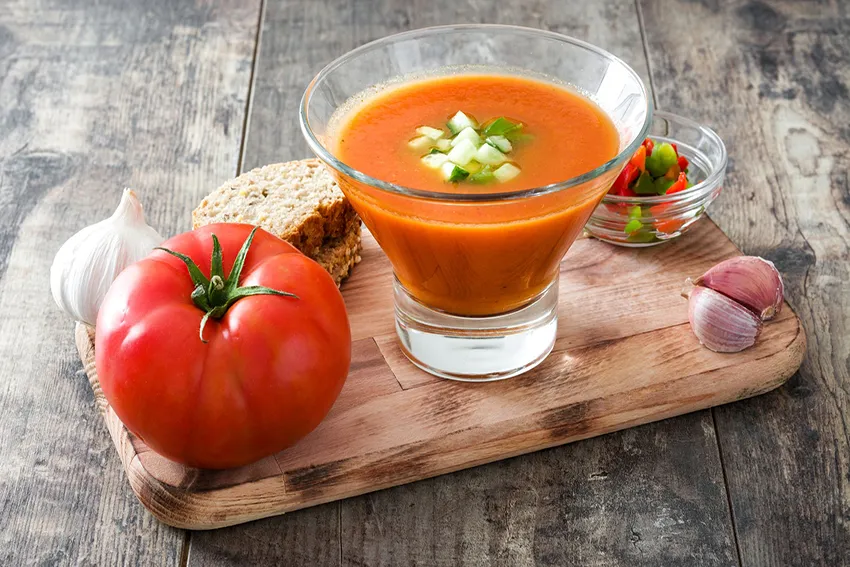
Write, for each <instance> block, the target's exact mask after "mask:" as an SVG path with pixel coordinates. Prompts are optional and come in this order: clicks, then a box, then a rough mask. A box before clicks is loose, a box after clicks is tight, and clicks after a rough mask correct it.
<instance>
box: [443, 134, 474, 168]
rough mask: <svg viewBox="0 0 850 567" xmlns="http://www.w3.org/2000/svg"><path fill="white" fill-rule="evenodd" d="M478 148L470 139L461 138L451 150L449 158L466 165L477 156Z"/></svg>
mask: <svg viewBox="0 0 850 567" xmlns="http://www.w3.org/2000/svg"><path fill="white" fill-rule="evenodd" d="M476 149H477V148H476V147H475V144H473V143H472V142H470V141H469V140H461V141H460V142H458V144H457V145H456V146H455V147H453V148H452V151H450V152H449V160H451V161H453V162H454V163H456V164H458V165H460V166H464V165H466V164H468V163H469V162H471V161H472V160H473V159H474V158H475V152H476Z"/></svg>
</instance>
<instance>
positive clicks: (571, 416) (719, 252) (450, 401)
mask: <svg viewBox="0 0 850 567" xmlns="http://www.w3.org/2000/svg"><path fill="white" fill-rule="evenodd" d="M709 240H712V241H714V242H715V245H714V246H712V247H706V249H707V250H709V252H708V253H707V254H706V255H705V256H703V259H704V261H706V262H707V263H708V264H709V265H711V264H715V263H717V262H719V261H720V260H722V259H725V258H727V257H729V256H732V255H735V254H737V250H736V248H735V247H734V245H732V243H731V242H729V240H728V239H726V238H725V237H724V236H723V235H722V234H721V233H720V232H719V231H718V230H717V228H716V227H714V226H713V225H712V223H711V222H710V221H704V222H702V223H700V224H699V225H698V226H695V227H694V228H693V229H692V233H691V235H690V238H688V239H681V240H678V241H676V242H673V243H671V244H669V245H668V246H667V247H666V248H667V250H668V252H667V253H666V254H667V257H666V259H665V266H666V269H665V270H663V271H656V272H651V271H648V270H647V271H645V272H644V273H643V274H642V281H643V284H644V285H645V286H646V287H647V288H651V289H665V288H666V287H667V286H668V285H669V283H670V282H671V281H677V282H681V281H682V279H683V274H681V273H679V271H678V269H677V268H676V266H678V265H679V264H681V263H685V264H687V260H688V259H690V258H692V257H693V256H694V255H695V254H693V243H699V242H707V241H709ZM584 244H586V246H584V247H582V248H581V249H579V250H575V251H573V252H572V253H571V254H570V256H569V258H568V259H567V260H566V261H565V263H567V262H569V263H570V264H574V266H573V267H572V268H571V269H569V270H565V273H564V274H563V275H562V279H563V280H565V281H566V282H565V285H567V287H569V286H570V283H571V282H580V281H584V280H587V279H588V276H587V275H586V273H585V272H586V271H591V272H592V271H594V270H596V262H595V261H594V260H595V259H597V258H599V257H605V256H606V254H607V253H608V252H609V251H611V250H614V251H615V255H616V256H617V260H616V263H617V265H618V266H620V267H621V268H622V269H623V270H624V271H626V272H627V273H628V272H631V271H633V270H637V269H638V266H639V264H641V263H644V264H645V263H647V262H646V260H647V258H646V254H644V253H642V252H643V251H640V250H632V249H621V248H612V247H610V246H609V245H607V244H605V243H602V242H598V241H596V240H586V241H584ZM377 247H378V245H377V243H376V242H375V241H374V239H372V238H367V239H364V250H365V251H367V252H369V251H370V249H371V250H375V249H377ZM367 257H368V256H367ZM381 261H383V259H381V258H377V257H374V256H373V261H372V262H370V261H368V260H364V261H362V262H361V263H360V265H359V266H358V269H357V274H356V276H357V277H360V278H368V279H369V280H370V281H372V282H373V284H374V285H372V286H370V287H368V288H367V287H362V286H359V287H354V288H352V289H349V288H348V287H347V285H345V284H344V285H343V287H342V292H343V297H344V298H345V301H346V305H348V306H351V307H352V309H351V310H350V313H349V315H350V317H351V319H352V326H354V325H356V324H357V312H358V311H357V310H356V309H354V308H353V307H354V306H356V305H357V304H358V303H360V302H362V301H366V302H368V299H369V297H371V296H374V295H376V294H378V295H380V294H383V293H389V289H388V288H387V286H386V285H384V283H383V282H381V281H380V280H379V279H376V278H373V277H371V275H370V274H371V273H372V267H373V266H377V267H380V262H381ZM650 264H652V265H654V263H650ZM619 285H620V284H619V282H617V281H614V280H607V281H603V282H599V283H597V284H596V285H594V286H592V287H591V288H587V289H586V290H585V296H584V301H583V302H577V303H576V304H570V303H569V302H565V303H562V304H560V305H559V313H558V315H559V326H560V327H561V328H562V333H563V332H565V331H564V328H565V327H569V326H571V325H573V321H575V320H578V319H582V318H584V317H583V315H584V312H585V311H590V309H582V308H581V307H580V306H578V303H582V304H584V305H591V304H592V303H594V298H600V297H604V298H614V297H616V294H617V293H619V294H621V295H622V296H623V297H622V299H621V300H614V299H609V300H607V301H604V302H602V303H603V304H604V305H605V306H606V308H607V317H608V318H609V319H610V320H628V313H629V309H631V306H632V304H633V303H634V300H633V298H632V296H636V295H637V294H638V293H639V291H637V290H633V291H631V292H630V293H629V292H625V291H624V290H621V289H620V288H619ZM575 287H578V286H577V285H576V286H575ZM670 296H671V297H670V298H668V297H663V296H662V297H659V298H658V304H659V307H662V306H664V305H666V303H667V302H668V301H669V299H671V298H674V299H675V298H676V297H677V296H676V294H675V291H673V292H671V293H670ZM677 302H678V304H679V312H680V313H684V312H686V310H687V309H686V303H685V301H684V300H683V299H681V298H678V300H677ZM649 307H650V308H652V307H653V306H652V305H649ZM566 309H570V310H571V312H570V313H568V312H567V311H566ZM656 311H659V312H660V311H663V309H656ZM567 315H573V318H570V317H567ZM93 339H94V331H93V329H91V328H90V327H87V326H85V325H79V326H78V329H77V345H78V348H79V350H80V356H81V358H82V360H83V361H84V363H85V370H86V373H87V374H88V376H89V380H90V382H91V385H92V389H93V390H94V392H95V398H96V400H97V402H98V406H99V408H100V409H101V411H102V412H103V415H104V417H105V419H106V422H107V426H108V428H109V431H110V434H111V435H112V437H113V440H114V442H115V444H116V446H117V447H118V449H119V454H120V455H121V458H122V461H123V463H124V467H125V469H126V470H127V476H128V478H129V480H130V485H131V486H132V487H133V490H134V492H135V493H136V494H137V495H138V497H139V499H140V500H141V501H142V503H143V504H144V505H145V506H146V507H147V508H148V509H149V510H150V511H151V512H152V513H153V514H154V515H155V516H156V517H157V518H159V519H161V520H162V521H164V522H166V523H168V524H170V525H174V526H177V527H185V528H193V529H207V528H215V527H220V526H227V525H232V524H236V523H241V522H245V521H249V520H253V519H257V518H262V517H266V516H271V515H275V514H280V513H283V512H288V511H292V510H297V509H300V508H306V507H310V506H314V505H317V504H322V503H324V502H329V501H332V500H338V499H342V498H348V497H351V496H355V495H358V494H363V493H366V492H371V491H374V490H380V489H382V488H387V487H391V486H397V485H400V484H405V483H408V482H413V481H416V480H421V479H423V478H429V477H432V476H436V475H440V474H445V473H448V472H452V471H456V470H461V469H464V468H468V467H472V466H476V465H480V464H483V463H488V462H492V461H496V460H500V459H504V458H507V457H512V456H515V455H519V454H523V453H528V452H531V451H536V450H540V449H545V448H548V447H553V446H556V445H561V444H564V443H569V442H572V441H576V440H580V439H586V438H588V437H594V436H597V435H601V434H604V433H609V432H611V431H615V430H618V429H624V428H627V427H631V426H634V425H639V424H642V423H647V422H650V421H656V420H659V419H664V418H667V417H671V416H675V415H680V414H684V413H689V412H692V411H696V410H699V409H704V408H707V407H711V406H714V405H717V404H723V403H727V402H731V401H735V400H739V399H742V398H744V397H749V396H752V395H756V394H759V393H762V392H765V391H767V390H770V389H772V388H775V387H776V386H778V385H779V384H781V383H782V382H784V381H785V380H786V379H787V378H788V377H789V376H790V375H791V374H792V373H793V372H794V371H796V369H797V368H798V367H799V365H800V361H801V360H802V357H803V351H804V350H805V343H806V341H805V337H804V335H803V334H802V333H801V329H800V325H799V321H798V320H797V318H796V316H795V315H794V314H793V313H792V312H791V310H790V309H785V310H784V311H783V312H782V313H780V315H779V316H778V317H777V318H776V320H775V321H773V322H771V324H769V325H767V326H766V327H765V329H764V331H763V332H762V334H761V336H760V339H759V342H758V343H757V344H756V345H755V346H754V347H753V348H750V349H747V350H746V351H744V352H741V353H737V354H734V355H724V354H717V353H713V352H711V351H709V350H707V349H705V348H703V347H702V346H701V345H700V344H699V342H698V341H697V340H696V338H695V337H694V336H693V334H692V333H691V331H690V326H689V325H688V324H687V323H686V322H683V321H674V322H672V324H671V322H670V321H668V320H666V319H665V318H659V319H658V320H656V321H655V325H654V326H652V327H650V328H636V329H634V333H633V334H629V335H628V336H624V337H623V336H621V337H618V338H603V339H601V340H600V339H599V337H598V336H597V335H592V334H588V336H587V337H585V339H584V340H580V341H579V342H578V344H573V345H569V346H564V345H561V346H560V347H558V348H557V349H556V350H554V351H553V353H552V354H551V355H550V356H549V357H548V358H547V359H546V360H545V361H543V363H542V364H540V366H538V367H537V368H535V369H534V370H532V371H530V372H528V373H526V374H524V375H523V376H522V377H520V378H517V379H515V380H506V381H502V382H496V383H490V384H467V383H459V382H453V381H449V380H431V379H426V375H425V373H424V372H422V371H421V370H419V369H417V368H415V367H414V366H413V365H412V364H411V363H409V362H405V363H403V364H401V362H400V361H396V364H398V365H400V366H399V367H398V368H392V369H391V368H390V366H389V365H388V363H387V361H386V360H385V359H384V358H383V356H382V353H381V351H380V350H379V349H378V348H377V347H376V345H375V343H374V342H373V341H372V339H371V338H364V339H360V340H357V341H355V342H354V343H353V345H352V353H353V356H352V358H353V361H354V364H353V365H352V372H351V374H350V375H349V377H348V380H347V381H346V384H345V387H344V388H343V391H342V393H341V394H340V398H339V403H337V404H336V405H335V406H334V408H333V409H332V410H331V412H330V413H329V414H328V416H327V417H326V418H325V419H324V421H322V423H321V424H320V425H319V427H318V428H317V429H316V430H315V431H313V432H312V433H311V434H310V435H308V436H307V437H306V438H304V439H303V440H302V441H300V442H299V443H298V444H296V445H295V446H294V447H291V448H289V449H287V450H285V451H282V452H281V453H278V454H277V455H275V457H274V459H273V460H272V459H266V460H263V461H260V462H259V463H255V464H253V465H249V466H247V467H242V468H240V469H235V470H227V471H203V470H198V469H190V468H184V467H180V466H179V465H176V464H175V463H171V462H169V461H167V460H166V459H165V458H163V457H160V456H159V455H157V454H156V453H154V452H152V451H150V450H149V449H148V448H147V447H146V446H145V444H144V443H143V442H142V441H141V440H139V439H137V438H136V437H134V436H133V435H132V434H130V433H128V432H127V431H126V429H125V428H124V427H123V425H122V424H121V422H120V421H119V420H118V417H117V416H116V415H115V413H114V412H113V411H112V409H111V408H110V407H109V406H108V404H107V403H106V400H105V399H104V398H103V395H102V392H101V391H100V384H99V382H98V379H97V370H96V368H95V366H94V347H93ZM575 340H576V341H578V338H576V339H575ZM390 370H393V371H392V372H391V371H390ZM400 370H401V371H403V372H404V374H405V375H406V376H408V377H409V378H408V379H406V380H403V379H402V378H401V377H400V376H399V373H400V372H399V371H400ZM624 376H628V379H627V380H624V379H623V377H624ZM396 380H398V381H396ZM399 384H400V385H401V386H403V387H404V388H403V389H402V387H399Z"/></svg>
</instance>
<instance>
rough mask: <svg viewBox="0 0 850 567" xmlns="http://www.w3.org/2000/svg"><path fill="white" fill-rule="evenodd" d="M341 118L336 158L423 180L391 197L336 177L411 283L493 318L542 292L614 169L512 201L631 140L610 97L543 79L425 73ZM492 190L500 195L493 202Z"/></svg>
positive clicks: (422, 294)
mask: <svg viewBox="0 0 850 567" xmlns="http://www.w3.org/2000/svg"><path fill="white" fill-rule="evenodd" d="M332 122H334V127H333V128H332V129H331V138H330V141H329V145H330V148H331V151H332V152H333V153H334V155H335V156H337V158H338V159H339V161H341V162H342V163H344V164H345V165H347V166H349V167H351V168H353V169H355V170H357V171H360V172H362V173H365V174H366V175H369V176H371V177H374V178H375V179H379V180H381V181H384V182H387V183H392V184H394V185H398V186H401V187H405V188H410V189H412V190H414V194H412V195H399V194H390V193H387V192H385V191H382V190H380V189H377V188H375V187H372V186H370V185H367V184H364V183H359V182H356V181H354V180H353V179H350V178H348V177H345V176H338V181H339V183H340V185H341V187H342V189H343V191H344V192H345V193H346V195H347V196H348V197H349V199H350V200H351V202H352V204H353V206H354V207H355V209H356V210H357V211H358V213H359V214H360V216H361V217H362V218H363V221H364V222H365V224H366V225H367V227H368V228H369V229H370V231H371V232H372V234H373V235H374V237H375V238H376V240H377V241H378V243H379V244H380V245H381V248H382V249H383V250H384V252H385V253H386V254H387V256H388V257H389V258H390V260H391V262H392V264H393V268H394V270H395V275H396V277H397V278H398V281H399V282H400V284H401V285H402V286H403V287H404V288H405V290H407V292H409V293H410V295H411V296H412V297H413V298H415V299H416V300H418V301H419V302H421V303H423V304H424V305H426V306H428V307H430V308H433V309H437V310H440V311H442V312H445V313H448V314H452V315H460V316H492V315H496V314H501V313H506V312H509V311H512V310H515V309H518V308H521V307H523V306H524V305H526V304H528V303H529V302H531V301H532V300H534V299H535V298H536V297H538V296H539V295H540V294H541V293H542V292H543V291H544V290H546V288H547V287H548V286H550V285H551V284H552V283H553V281H555V279H556V275H557V273H558V269H559V263H560V261H561V259H562V258H563V256H564V254H565V253H566V251H567V249H568V248H569V247H570V245H571V244H572V243H573V241H574V240H575V239H576V237H577V236H578V235H579V233H580V232H581V231H582V229H583V227H584V225H585V223H586V222H587V219H588V217H589V216H590V214H591V213H592V211H593V209H594V208H595V207H596V206H597V204H598V202H599V200H600V199H601V198H602V196H603V195H604V193H605V191H606V189H607V187H608V186H609V185H610V182H611V181H613V179H612V177H613V176H614V175H616V173H617V172H616V171H612V172H610V173H608V174H603V175H602V176H601V177H594V178H592V179H589V180H588V182H587V183H585V184H583V185H582V184H580V185H578V186H576V187H573V188H571V189H570V190H569V191H563V192H552V193H548V194H544V195H540V196H537V197H532V198H528V196H527V195H525V196H524V197H523V198H516V199H513V198H512V195H514V194H516V195H519V194H523V193H524V192H526V191H527V190H529V189H533V188H539V187H545V186H548V185H552V184H555V183H558V182H563V181H565V180H568V179H572V178H575V177H577V176H581V175H583V174H588V173H589V172H592V171H594V170H595V169H597V168H599V167H600V166H602V165H603V164H606V162H609V161H610V160H611V159H612V158H614V157H615V156H616V155H617V153H618V151H619V150H620V139H619V135H618V132H617V129H616V128H615V126H614V124H613V123H612V121H611V119H610V118H609V117H608V116H607V115H606V113H605V112H604V111H603V110H602V109H601V108H600V107H599V106H597V105H596V104H595V103H594V102H593V101H591V100H590V99H589V98H587V97H585V96H583V95H581V94H579V93H578V92H576V91H575V90H573V89H570V88H568V87H567V86H563V85H559V84H556V83H552V82H546V81H543V80H540V79H537V78H531V77H523V76H513V75H502V74H453V75H444V76H437V77H429V78H420V79H415V80H411V81H409V82H403V83H401V84H398V85H392V86H388V87H386V88H383V89H381V90H378V91H377V92H375V93H374V94H371V95H367V96H363V97H362V98H361V99H360V100H358V101H357V102H356V103H355V104H352V105H350V107H348V108H342V109H341V110H340V112H339V113H338V115H337V116H336V117H335V119H334V120H333V121H332ZM416 191H421V192H422V193H423V194H428V195H433V194H444V196H445V197H446V198H447V200H448V202H447V201H444V200H441V199H434V198H419V197H418V196H417V195H416V194H415V192H416ZM494 194H501V195H503V198H501V199H488V196H493V195H494ZM453 196H454V197H456V198H457V197H461V198H462V199H463V198H466V199H468V200H467V201H463V200H461V201H458V200H457V199H456V198H455V199H454V200H453V199H452V197H453ZM476 197H481V198H482V199H481V200H477V199H476Z"/></svg>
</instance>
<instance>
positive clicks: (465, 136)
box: [451, 127, 481, 147]
mask: <svg viewBox="0 0 850 567" xmlns="http://www.w3.org/2000/svg"><path fill="white" fill-rule="evenodd" d="M464 140H469V141H470V142H472V143H473V144H475V145H476V146H478V144H480V143H481V137H480V136H479V135H478V132H476V131H475V130H474V129H472V128H469V127H467V128H464V129H463V130H461V131H460V132H458V134H457V136H455V137H454V139H453V140H452V142H451V143H452V147H455V146H456V145H458V144H459V143H461V142H462V141H464Z"/></svg>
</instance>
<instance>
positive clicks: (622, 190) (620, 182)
mask: <svg viewBox="0 0 850 567" xmlns="http://www.w3.org/2000/svg"><path fill="white" fill-rule="evenodd" d="M639 175H640V170H639V169H638V168H636V167H635V166H633V165H632V164H631V163H627V164H626V167H624V168H623V171H621V172H620V175H618V176H617V179H616V180H615V181H614V184H613V185H612V186H611V190H610V191H608V192H609V193H612V194H614V195H623V196H629V197H630V196H633V195H634V194H635V193H634V191H632V190H631V189H629V185H630V184H631V183H632V182H633V181H634V180H635V179H637V178H638V176H639Z"/></svg>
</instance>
